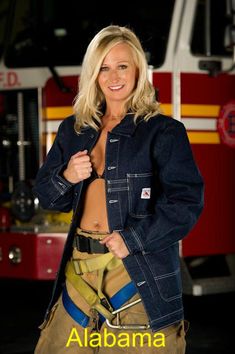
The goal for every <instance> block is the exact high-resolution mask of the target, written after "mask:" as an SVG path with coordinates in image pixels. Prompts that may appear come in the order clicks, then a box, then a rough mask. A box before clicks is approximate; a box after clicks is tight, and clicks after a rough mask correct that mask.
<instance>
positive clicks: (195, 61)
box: [0, 0, 235, 295]
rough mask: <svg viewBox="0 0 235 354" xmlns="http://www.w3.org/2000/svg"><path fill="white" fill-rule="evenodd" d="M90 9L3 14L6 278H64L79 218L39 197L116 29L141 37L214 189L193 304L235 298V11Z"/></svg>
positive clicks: (20, 8) (189, 242)
mask: <svg viewBox="0 0 235 354" xmlns="http://www.w3.org/2000/svg"><path fill="white" fill-rule="evenodd" d="M83 6H84V8H83V10H81V7H80V3H79V2H78V1H71V2H70V3H69V6H67V7H66V6H65V3H64V1H59V0H57V1H55V0H49V1H46V0H40V1H39V0H25V1H9V0H5V1H1V4H0V28H1V31H0V56H1V62H0V134H1V138H0V229H1V230H0V277H2V278H4V277H8V278H19V279H33V280H46V279H48V280H50V279H53V278H54V277H55V273H56V271H57V268H58V264H59V260H60V257H61V252H62V250H63V245H64V241H65V238H66V232H67V230H68V227H69V222H70V220H71V213H68V214H61V213H56V212H50V211H47V210H43V209H42V208H41V207H40V205H39V203H38V200H37V199H35V198H34V196H33V195H32V192H31V188H32V186H33V183H34V179H35V175H36V173H37V170H38V168H39V166H40V165H41V163H42V161H43V159H44V157H45V154H46V153H47V152H48V150H49V149H50V147H51V144H52V142H53V139H54V137H55V134H56V131H57V128H58V126H59V124H60V122H61V120H63V119H64V118H65V117H67V116H68V115H70V114H72V103H73V99H74V96H75V95H76V92H77V81H78V77H79V73H80V68H81V62H82V58H83V55H84V52H85V48H86V46H87V44H88V43H89V41H90V39H91V38H92V37H93V36H94V34H95V33H96V32H97V31H99V30H100V29H101V28H102V27H104V26H106V25H109V24H111V23H113V24H119V25H125V26H129V27H130V28H132V29H134V30H135V32H136V33H137V35H138V36H139V37H140V38H141V40H142V43H143V47H144V49H145V51H146V56H147V58H148V62H149V73H150V78H151V80H152V82H153V84H154V86H155V88H156V94H157V96H158V100H159V101H160V102H161V105H162V110H163V112H164V113H165V114H166V115H170V116H172V117H173V118H174V119H178V120H182V122H183V123H184V125H185V127H186V129H187V133H188V136H189V140H190V142H191V145H192V150H193V153H194V156H195V159H196V161H197V163H198V166H199V168H200V170H201V173H202V175H203V177H204V180H205V208H204V211H203V214H202V216H201V217H200V220H199V222H198V224H197V225H196V226H195V227H194V229H193V230H192V231H191V232H190V234H189V235H188V236H187V237H186V238H185V239H184V240H183V241H182V242H181V259H182V269H183V272H182V274H183V285H184V290H185V293H187V294H193V295H202V294H209V293H218V292H225V291H226V292H227V291H234V290H235V281H234V280H235V229H234V224H233V218H234V217H235V215H234V212H235V208H234V204H235V183H234V181H235V4H234V1H233V0H227V1H225V0H213V1H210V0H165V1H164V3H163V2H160V1H148V2H147V3H146V4H144V3H143V4H141V5H136V7H134V6H133V4H128V2H125V3H123V4H122V1H119V4H118V7H117V8H115V11H113V10H112V9H111V8H110V5H109V3H108V2H107V3H106V1H104V2H102V6H101V5H100V3H98V2H96V3H95V4H92V6H91V4H89V3H87V4H86V3H84V4H83ZM123 9H125V10H123ZM114 12H115V13H114ZM179 144H180V142H179Z"/></svg>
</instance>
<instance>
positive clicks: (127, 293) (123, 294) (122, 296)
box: [62, 282, 137, 328]
mask: <svg viewBox="0 0 235 354" xmlns="http://www.w3.org/2000/svg"><path fill="white" fill-rule="evenodd" d="M136 293H137V290H136V287H135V285H134V283H133V282H130V283H128V284H127V285H125V286H124V287H123V288H121V289H120V290H119V291H118V292H117V293H116V294H114V295H113V296H112V297H111V298H110V300H109V302H110V304H111V305H112V307H113V309H115V310H116V309H118V308H120V307H121V306H122V305H123V304H124V303H125V302H126V301H128V300H130V299H131V298H132V296H134V295H135V294H136ZM62 301H63V305H64V308H65V309H66V311H67V312H68V314H69V315H70V316H71V317H72V318H73V320H74V321H75V322H77V323H78V324H79V325H80V326H82V327H83V328H86V327H87V326H88V323H89V321H90V317H89V316H87V315H86V314H85V313H84V312H83V311H82V310H80V309H79V308H78V307H77V306H76V305H75V303H74V302H73V301H72V299H71V298H70V296H69V294H68V291H67V288H66V286H64V288H63V293H62ZM99 320H100V321H101V323H103V322H104V321H105V318H104V317H103V316H102V315H101V314H100V315H99Z"/></svg>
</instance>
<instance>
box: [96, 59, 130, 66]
mask: <svg viewBox="0 0 235 354" xmlns="http://www.w3.org/2000/svg"><path fill="white" fill-rule="evenodd" d="M129 62H130V61H129V60H119V61H118V62H117V64H120V63H129ZM102 65H108V64H107V63H103V64H102Z"/></svg>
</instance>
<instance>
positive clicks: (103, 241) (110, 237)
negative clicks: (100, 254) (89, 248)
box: [100, 235, 112, 245]
mask: <svg viewBox="0 0 235 354" xmlns="http://www.w3.org/2000/svg"><path fill="white" fill-rule="evenodd" d="M111 239H112V236H110V235H109V236H105V237H104V238H103V239H102V240H101V241H100V243H101V244H102V245H107V242H109V241H110V240H111Z"/></svg>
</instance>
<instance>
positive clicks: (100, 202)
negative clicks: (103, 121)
mask: <svg viewBox="0 0 235 354" xmlns="http://www.w3.org/2000/svg"><path fill="white" fill-rule="evenodd" d="M106 139H107V130H106V129H103V130H102V132H101V134H100V137H99V139H98V141H97V143H96V145H95V147H94V148H93V150H92V151H91V154H90V158H91V163H92V168H93V169H95V171H96V172H97V174H98V175H99V176H101V175H102V174H103V172H104V169H105V145H106ZM80 228H81V229H83V230H87V231H97V232H108V231H109V226H108V218H107V208H106V193H105V179H104V178H97V179H95V180H94V181H92V182H91V183H90V184H89V185H88V186H87V189H86V192H85V196H84V205H83V210H82V217H81V220H80Z"/></svg>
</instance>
